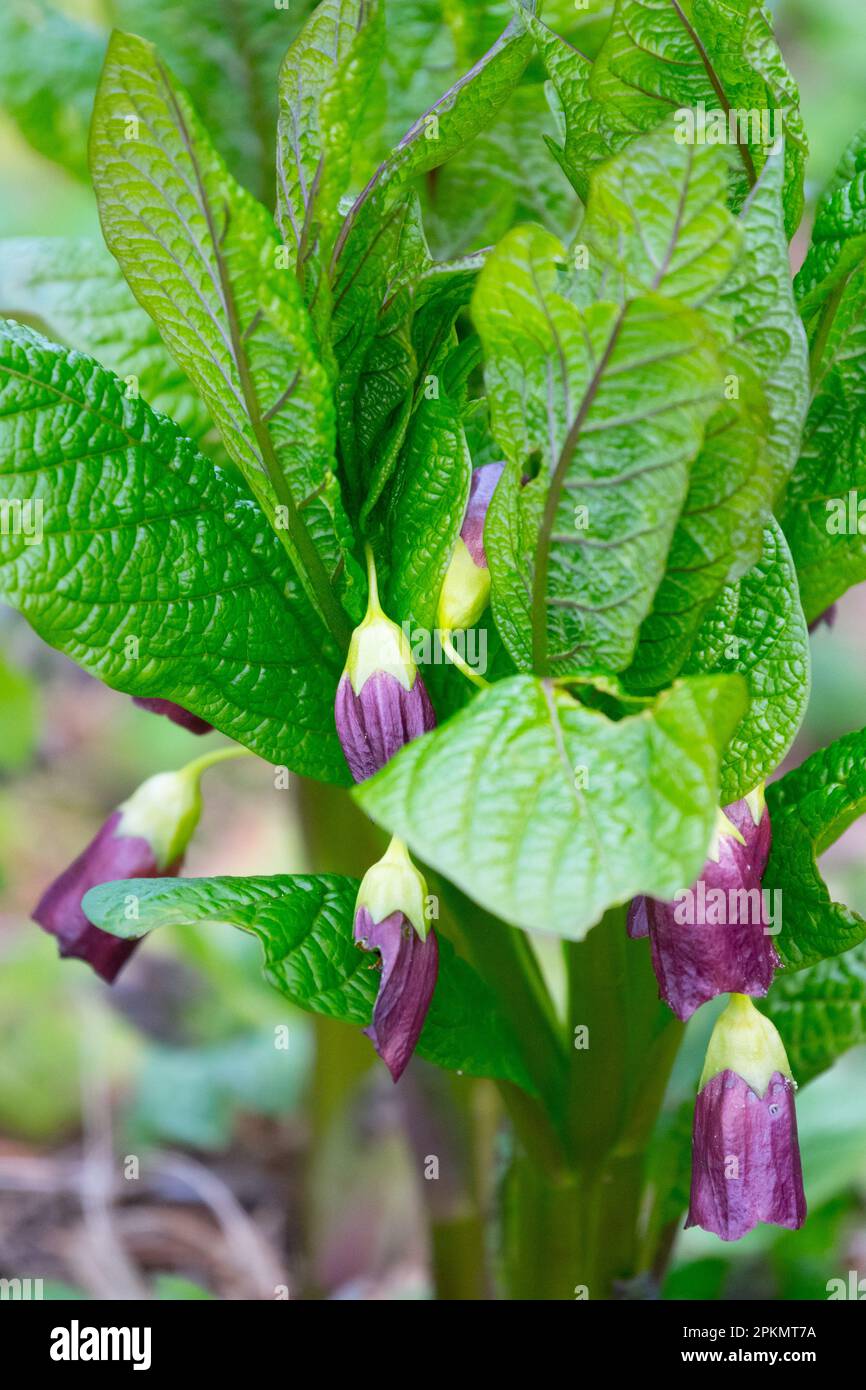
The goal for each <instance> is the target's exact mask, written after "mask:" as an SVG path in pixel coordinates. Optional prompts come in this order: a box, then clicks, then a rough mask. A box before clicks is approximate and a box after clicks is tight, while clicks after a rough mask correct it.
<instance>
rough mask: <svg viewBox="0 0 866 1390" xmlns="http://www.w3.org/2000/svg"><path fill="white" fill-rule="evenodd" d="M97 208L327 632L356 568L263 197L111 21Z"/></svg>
mask: <svg viewBox="0 0 866 1390" xmlns="http://www.w3.org/2000/svg"><path fill="white" fill-rule="evenodd" d="M90 157H91V169H92V173H93V182H94V187H95V189H96V193H97V198H98V201H99V209H100V217H101V220H102V227H103V231H104V233H105V238H106V241H107V243H108V245H109V248H110V250H111V251H112V252H113V253H114V255H115V256H116V257H117V260H118V261H119V263H120V266H121V269H122V270H123V273H124V275H125V276H126V279H127V280H128V282H129V284H130V287H131V288H132V291H133V293H134V294H135V296H136V298H137V299H138V301H139V303H140V304H142V306H143V307H144V308H145V309H146V310H147V312H148V313H149V314H150V316H151V317H152V318H153V320H154V322H155V323H156V325H157V327H158V328H159V331H160V333H161V335H162V337H163V340H164V342H165V343H166V346H167V347H168V348H169V350H170V352H171V353H172V354H173V356H174V358H175V360H176V361H177V362H178V364H179V365H180V366H181V367H182V368H183V370H184V371H185V372H186V373H187V375H188V376H189V378H190V380H191V381H192V382H193V384H194V385H195V386H196V387H197V389H198V390H199V392H200V393H201V395H202V397H203V399H204V400H205V403H206V404H207V406H208V409H209V410H210V413H211V415H212V416H213V419H214V421H215V423H216V424H217V426H218V428H219V430H220V433H221V434H222V437H223V441H224V443H225V446H226V448H227V450H228V452H229V454H230V455H231V457H232V458H233V459H234V460H235V462H236V463H237V464H238V466H239V467H240V468H241V470H242V472H243V473H244V476H245V478H246V479H247V482H248V483H249V485H250V487H251V488H252V490H253V492H254V493H255V495H256V497H257V499H258V500H259V502H260V504H261V505H262V507H263V509H264V510H265V513H266V515H267V516H268V518H269V519H270V521H271V524H272V525H273V526H274V528H275V529H276V530H277V531H278V532H279V533H280V536H281V539H282V540H283V543H284V544H285V546H286V549H287V550H288V552H289V554H290V556H291V558H292V561H293V563H294V564H295V566H296V568H297V570H298V573H299V575H300V576H301V579H302V582H303V583H304V584H305V587H306V589H307V592H308V595H309V597H310V599H311V601H312V602H314V603H315V605H316V607H317V608H318V609H319V611H320V613H321V614H322V617H323V619H324V621H325V622H326V623H327V625H328V627H329V628H330V630H331V632H332V633H333V634H334V636H335V637H336V638H337V639H338V640H345V638H346V635H347V631H348V623H347V620H346V618H345V615H344V613H343V610H342V608H341V606H340V603H339V599H338V597H337V592H336V589H335V588H334V578H335V576H336V575H337V573H338V571H339V572H340V573H341V574H343V581H344V582H343V586H342V587H343V592H344V594H345V595H346V597H347V598H348V599H349V601H350V603H352V604H353V606H354V608H355V610H357V606H358V603H359V599H358V593H359V592H360V586H361V581H360V576H359V572H358V569H357V566H356V565H355V563H354V561H353V560H352V558H351V551H350V546H351V540H352V537H351V532H350V527H349V523H348V520H347V518H346V516H345V514H344V512H343V508H342V503H341V499H340V495H339V486H338V483H337V480H336V477H335V474H334V471H333V463H334V448H335V434H334V416H333V406H332V403H331V398H330V393H329V388H328V380H327V377H326V374H325V371H324V368H323V367H322V365H321V363H320V362H319V361H318V359H317V357H316V355H315V352H314V349H313V347H312V333H311V326H310V321H309V316H308V314H307V311H306V309H305V307H304V304H303V302H302V299H301V291H300V286H299V285H298V282H297V279H296V278H295V275H294V271H293V269H292V267H291V266H290V265H289V264H288V262H287V261H286V260H285V257H286V252H285V248H282V250H281V247H280V243H279V238H278V235H277V231H276V228H275V227H274V225H273V223H272V221H271V218H270V215H269V214H268V213H267V211H266V210H265V208H263V207H262V206H261V204H260V203H257V202H256V200H255V199H254V198H253V197H252V196H251V195H250V194H248V193H247V192H245V190H244V189H242V188H241V187H240V186H239V185H238V184H236V183H235V182H234V180H233V179H232V177H231V175H230V174H229V172H228V170H227V169H226V166H225V164H224V163H223V161H222V159H221V158H220V156H219V155H218V154H217V152H216V150H215V149H214V148H213V146H212V144H211V143H210V140H209V138H208V136H207V133H206V132H205V130H204V128H203V127H202V125H201V123H200V121H199V119H198V117H197V115H196V113H195V111H194V110H193V108H192V106H191V104H190V102H189V99H188V98H187V96H186V94H185V93H184V92H183V91H182V90H181V89H180V88H178V87H176V86H175V84H174V83H173V81H172V79H171V77H170V75H169V73H168V72H167V70H166V69H165V67H164V66H163V64H162V63H161V62H160V59H159V57H158V56H157V54H156V52H155V50H154V49H153V47H152V46H151V45H150V44H148V43H145V42H144V41H143V40H141V39H138V38H135V37H134V36H131V35H128V34H120V33H115V34H114V35H113V36H112V39H111V43H110V44H109V48H108V53H107V55H106V60H105V67H104V68H103V73H102V78H101V81H100V86H99V91H98V93H97V98H96V105H95V109H94V119H93V127H92V130H91V141H90Z"/></svg>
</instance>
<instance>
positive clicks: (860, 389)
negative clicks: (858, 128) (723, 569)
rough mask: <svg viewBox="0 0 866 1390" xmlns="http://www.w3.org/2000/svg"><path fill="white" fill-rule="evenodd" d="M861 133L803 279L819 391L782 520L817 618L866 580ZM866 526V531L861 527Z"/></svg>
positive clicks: (807, 604)
mask: <svg viewBox="0 0 866 1390" xmlns="http://www.w3.org/2000/svg"><path fill="white" fill-rule="evenodd" d="M864 148H866V147H864V146H863V140H862V137H858V138H855V140H854V142H853V143H852V145H851V147H850V149H849V151H848V152H847V153H846V155H845V157H844V158H843V160H842V164H841V166H840V169H839V171H838V173H837V176H836V179H835V180H834V181H833V183H831V185H830V189H829V190H828V193H827V194H826V195H825V197H824V198H823V200H822V202H821V204H820V205H819V208H818V212H817V216H816V219H815V230H814V235H813V244H812V248H811V250H810V251H809V254H808V256H807V257H806V260H805V262H804V265H803V269H802V270H801V272H800V275H799V276H798V277H797V289H798V292H799V294H800V296H801V310H802V313H803V316H804V319H805V321H806V324H807V327H808V331H809V342H810V350H811V364H812V381H813V394H812V401H811V405H810V409H809V415H808V418H807V420H806V427H805V431H804V434H803V448H802V455H801V458H800V461H799V463H798V465H797V468H796V469H795V471H794V475H793V477H792V479H791V483H790V487H789V489H788V494H787V498H786V506H785V510H784V512H783V514H782V524H783V526H784V528H785V534H786V536H787V537H788V542H789V544H790V546H791V552H792V554H793V556H794V561H795V563H796V566H797V577H798V579H799V582H800V592H801V595H802V599H803V608H804V610H805V613H806V617H807V618H808V620H809V621H810V622H813V621H814V620H815V619H816V618H817V617H819V616H820V615H821V613H823V612H824V610H825V609H826V608H828V607H829V606H830V604H831V603H834V602H835V600H836V599H837V598H839V597H840V596H841V595H842V594H843V593H845V591H846V590H847V589H849V588H850V587H851V586H852V585H853V584H858V583H860V582H861V581H862V580H863V579H864V578H866V540H864V534H863V530H861V512H860V510H859V493H860V491H861V490H862V489H863V488H864V487H866V449H864V440H863V425H862V421H863V416H864V403H866V370H864V363H866V211H864V208H866V200H864V196H863V181H864V173H863V169H864V167H866V155H864ZM864 529H866V528H864Z"/></svg>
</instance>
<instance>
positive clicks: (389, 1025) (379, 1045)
mask: <svg viewBox="0 0 866 1390" xmlns="http://www.w3.org/2000/svg"><path fill="white" fill-rule="evenodd" d="M355 940H356V941H357V942H358V943H359V944H362V945H363V946H364V947H365V949H367V950H378V952H379V954H380V955H381V957H382V975H381V980H380V983H379V993H378V995H377V997H376V1006H375V1008H374V1010H373V1022H372V1023H371V1024H370V1027H369V1028H365V1029H364V1032H365V1033H366V1034H367V1037H368V1038H370V1040H371V1041H372V1043H373V1046H374V1047H375V1049H376V1051H377V1052H378V1054H379V1056H380V1057H381V1058H382V1061H383V1062H384V1063H385V1065H386V1066H387V1068H388V1070H389V1071H390V1073H391V1076H392V1077H393V1079H394V1080H395V1081H399V1079H400V1077H401V1076H402V1074H403V1072H404V1071H405V1069H406V1065H407V1063H408V1061H409V1058H410V1057H411V1056H412V1053H413V1052H414V1050H415V1044H416V1042H417V1041H418V1037H419V1035H420V1033H421V1029H422V1028H423V1027H424V1020H425V1018H426V1017H427V1010H428V1008H429V1007H430V1000H431V998H432V996H433V990H434V988H435V986H436V976H437V974H438V971H439V947H438V945H437V942H436V934H435V932H433V931H431V932H430V933H429V934H428V936H427V940H426V941H422V940H421V938H420V937H419V935H418V933H417V932H416V930H415V928H414V927H413V926H412V923H411V922H410V921H409V920H408V918H406V917H405V916H404V915H403V913H402V912H392V913H391V915H390V916H389V917H385V918H384V919H383V920H382V921H381V922H376V923H374V922H373V919H372V917H371V916H370V913H369V912H368V911H367V909H366V908H365V907H362V908H360V909H359V911H358V913H357V914H356V917H355Z"/></svg>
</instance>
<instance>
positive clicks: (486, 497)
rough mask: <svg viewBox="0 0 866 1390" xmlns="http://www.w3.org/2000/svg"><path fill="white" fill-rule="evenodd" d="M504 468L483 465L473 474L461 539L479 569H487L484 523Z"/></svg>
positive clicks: (502, 465) (494, 464)
mask: <svg viewBox="0 0 866 1390" xmlns="http://www.w3.org/2000/svg"><path fill="white" fill-rule="evenodd" d="M504 467H505V464H504V463H482V464H481V465H480V467H478V468H475V469H473V472H472V482H471V484H470V487H469V505H468V506H467V508H466V515H465V517H464V518H463V525H462V526H461V528H460V537H461V540H462V541H463V544H464V545H465V546H466V549H467V550H468V551H469V554H470V555H471V556H472V559H473V560H474V561H475V564H476V565H477V566H478V568H479V569H487V555H486V553H485V550H484V522H485V520H486V519H487V508H488V507H489V506H490V499H491V498H492V496H493V494H494V492H495V491H496V484H497V483H498V482H499V479H500V478H501V477H502V470H503V469H504Z"/></svg>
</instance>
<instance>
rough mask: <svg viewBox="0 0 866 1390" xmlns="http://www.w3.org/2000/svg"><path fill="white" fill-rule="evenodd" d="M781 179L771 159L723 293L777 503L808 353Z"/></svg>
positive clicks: (795, 432) (746, 212)
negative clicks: (759, 414)
mask: <svg viewBox="0 0 866 1390" xmlns="http://www.w3.org/2000/svg"><path fill="white" fill-rule="evenodd" d="M784 173H785V163H784V156H783V154H782V153H781V152H776V153H773V154H771V155H770V156H769V157H768V159H767V162H766V164H765V165H764V167H763V169H762V171H761V173H760V175H759V177H758V182H757V183H756V185H755V187H754V188H753V189H752V191H751V193H750V194H749V196H748V198H747V199H746V201H745V203H744V205H743V208H742V211H741V213H740V224H741V226H742V229H743V240H742V245H741V248H740V252H739V254H738V256H737V261H736V265H735V268H734V274H733V276H732V278H731V280H730V281H729V282H728V284H727V285H726V286H725V288H724V290H723V292H722V299H723V301H724V303H725V304H726V305H727V307H728V308H729V309H730V311H731V313H732V315H733V320H734V343H733V350H734V354H735V356H739V355H745V356H746V357H747V358H748V360H749V361H750V362H751V363H752V365H753V367H754V368H755V369H756V370H757V371H758V372H759V374H760V378H761V384H762V387H763V390H764V396H765V398H766V402H767V407H768V410H769V416H770V431H769V438H768V441H767V442H768V447H769V452H770V462H771V465H772V469H773V490H774V495H775V496H776V497H779V496H780V495H782V493H783V492H784V489H785V486H786V484H787V481H788V479H789V477H790V476H791V473H792V471H793V469H794V466H795V464H796V462H797V458H798V456H799V452H800V439H801V435H802V431H803V424H804V421H805V416H806V409H807V402H808V398H809V350H808V346H807V343H806V335H805V332H804V330H803V325H802V322H801V320H800V316H799V314H798V313H797V307H796V304H795V303H794V293H793V289H792V287H791V272H790V262H789V259H788V247H787V244H786V241H785V220H784V208H783V204H782V196H783V189H784Z"/></svg>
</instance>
